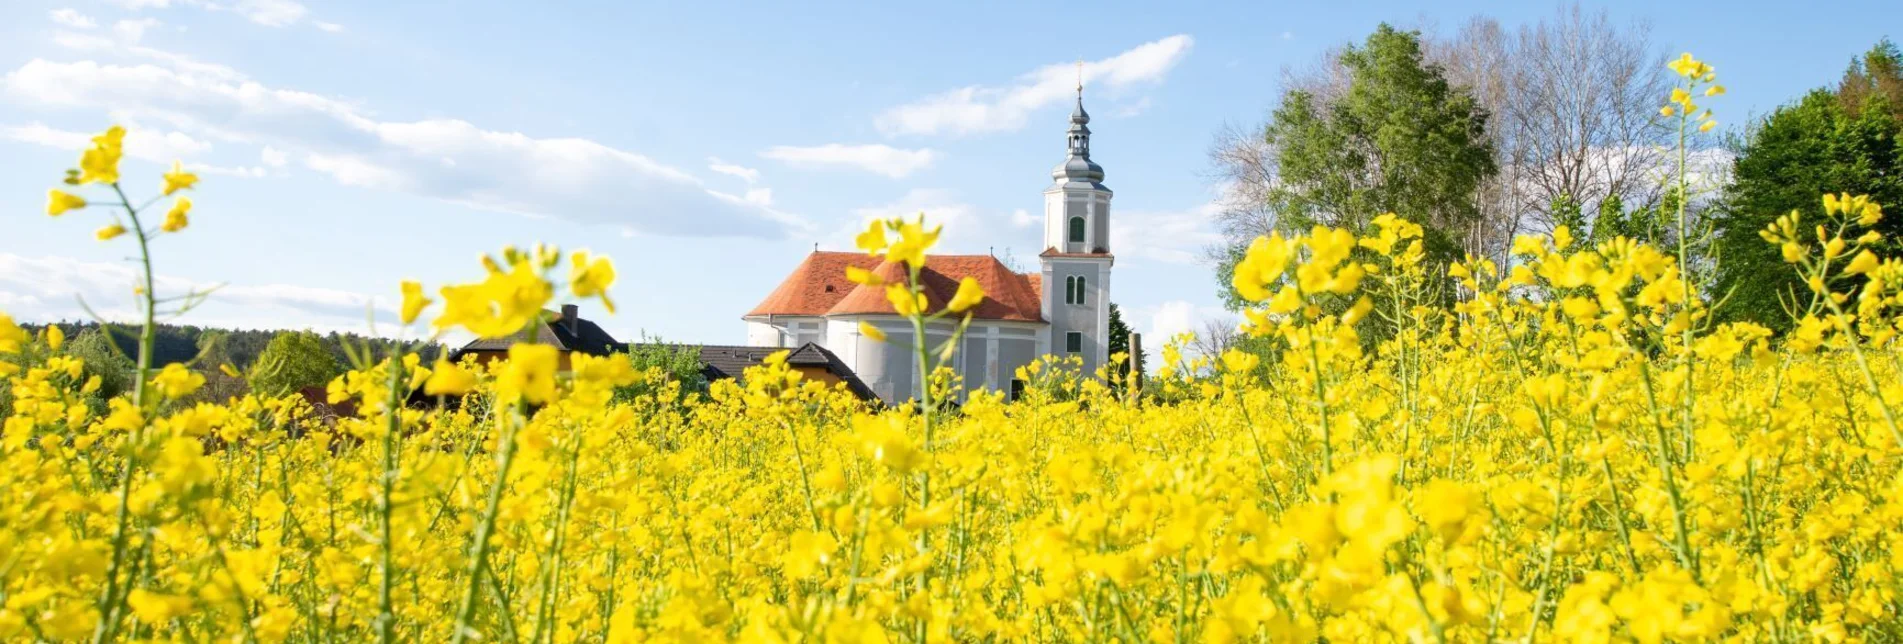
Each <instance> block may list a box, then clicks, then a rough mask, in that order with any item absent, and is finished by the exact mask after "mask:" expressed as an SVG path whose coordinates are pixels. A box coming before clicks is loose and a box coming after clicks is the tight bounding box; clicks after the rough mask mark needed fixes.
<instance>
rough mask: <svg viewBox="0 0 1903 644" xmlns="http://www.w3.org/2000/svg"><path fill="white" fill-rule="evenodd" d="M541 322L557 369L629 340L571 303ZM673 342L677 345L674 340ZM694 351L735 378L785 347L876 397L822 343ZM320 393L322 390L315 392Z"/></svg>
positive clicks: (830, 379) (807, 371) (495, 348)
mask: <svg viewBox="0 0 1903 644" xmlns="http://www.w3.org/2000/svg"><path fill="white" fill-rule="evenodd" d="M544 319H545V320H547V321H546V322H544V323H542V325H541V327H540V328H537V329H536V341H537V342H539V343H542V344H547V345H552V346H554V347H555V348H556V349H558V350H560V352H561V358H560V362H559V365H560V366H559V368H560V369H561V370H563V371H567V370H569V359H570V356H572V355H573V354H575V353H578V352H579V353H585V354H589V355H597V356H605V355H609V354H613V353H625V352H627V351H628V350H629V348H630V345H629V344H628V343H624V342H621V341H618V340H616V339H615V338H614V336H611V335H609V334H608V332H607V331H606V330H604V329H602V328H601V325H598V324H595V323H594V322H593V321H590V320H588V319H585V318H583V317H581V315H580V312H579V310H578V309H577V307H576V306H575V305H573V304H568V305H564V306H563V307H562V310H561V312H560V313H556V312H552V311H551V312H549V313H548V315H545V316H544ZM512 344H515V339H514V338H509V339H488V340H485V339H477V340H474V341H471V342H470V343H468V344H465V345H463V346H462V348H460V349H457V350H455V351H452V352H450V354H449V359H450V360H452V361H455V360H461V359H462V358H463V356H475V357H476V361H477V362H479V363H483V364H487V363H488V362H489V361H492V360H500V359H504V358H507V357H508V356H509V346H510V345H512ZM677 346H678V345H677ZM689 346H692V347H694V350H695V351H697V352H698V353H699V357H700V363H701V375H702V376H703V377H705V378H706V379H707V381H708V382H713V381H715V380H721V379H729V378H731V379H736V380H737V379H739V378H740V377H741V376H743V375H744V374H745V373H746V370H747V367H752V366H757V365H760V364H762V363H764V362H766V359H767V357H768V356H771V355H773V354H774V353H777V352H780V351H788V352H789V353H788V354H787V356H786V364H787V366H789V367H791V368H792V369H793V370H795V371H798V372H800V373H801V374H802V375H803V376H804V377H805V378H806V379H808V380H816V381H819V382H824V383H826V384H828V385H832V384H844V385H845V387H846V389H847V390H848V391H851V392H852V393H853V395H856V396H858V397H859V398H860V399H861V400H876V396H874V395H873V393H872V390H871V389H870V388H868V387H866V384H865V382H863V381H861V380H860V379H859V377H858V375H856V374H854V373H853V372H852V369H851V368H850V367H848V366H847V365H846V363H845V361H842V360H840V359H839V356H837V355H834V354H833V352H831V351H827V350H826V348H825V347H822V346H819V345H816V344H806V345H803V346H796V347H788V348H780V347H749V346H732V345H689ZM319 393H321V390H320V392H319Z"/></svg>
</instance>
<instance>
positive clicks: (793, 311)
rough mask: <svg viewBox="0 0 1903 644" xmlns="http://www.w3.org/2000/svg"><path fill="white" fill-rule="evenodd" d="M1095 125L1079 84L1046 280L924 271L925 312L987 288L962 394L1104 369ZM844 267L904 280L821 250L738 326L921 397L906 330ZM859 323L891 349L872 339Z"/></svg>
mask: <svg viewBox="0 0 1903 644" xmlns="http://www.w3.org/2000/svg"><path fill="white" fill-rule="evenodd" d="M1089 122H1090V115H1089V114H1087V113H1085V112H1084V100H1083V88H1082V87H1081V86H1080V87H1078V93H1077V108H1076V110H1074V111H1073V112H1071V117H1070V128H1069V130H1068V131H1067V132H1066V135H1065V136H1066V155H1065V159H1064V162H1063V163H1061V164H1059V165H1058V166H1057V168H1056V169H1054V170H1053V171H1052V172H1051V179H1052V183H1051V185H1050V186H1049V187H1048V188H1046V189H1045V190H1044V229H1043V237H1044V250H1043V252H1042V253H1041V254H1039V256H1038V263H1039V270H1037V271H1036V272H1029V273H1018V272H1016V271H1013V270H1011V269H1010V268H1008V267H1006V266H1005V265H1004V264H1003V263H1002V262H1000V261H998V259H997V258H996V257H992V256H990V255H932V256H930V257H927V258H926V260H925V265H924V266H922V267H919V268H920V270H919V281H920V285H921V286H922V287H923V290H924V291H925V294H926V298H927V299H928V302H929V306H928V309H929V310H938V309H940V308H942V307H944V306H945V304H946V303H948V302H950V301H951V299H952V295H953V294H954V293H956V292H957V291H958V284H959V282H960V281H961V280H963V279H964V278H967V277H969V278H972V279H975V280H977V282H978V285H979V286H982V287H984V291H985V298H984V301H983V302H981V303H979V304H978V306H977V307H976V308H974V309H972V310H971V311H970V315H971V324H970V326H969V327H968V328H967V330H966V332H965V335H964V337H963V338H962V339H961V340H960V342H959V346H958V347H956V351H955V352H954V353H953V356H952V360H951V365H950V366H951V367H952V368H953V370H954V371H956V372H957V373H958V375H959V376H960V377H961V378H962V379H963V381H964V385H965V387H967V388H970V389H978V388H988V389H994V390H1010V389H1012V388H1013V386H1012V381H1013V377H1014V374H1015V373H1016V372H1017V369H1018V367H1022V366H1024V365H1027V364H1030V363H1031V362H1032V361H1034V360H1036V359H1037V357H1038V356H1042V355H1048V354H1058V355H1065V356H1077V357H1079V358H1081V359H1082V361H1083V363H1084V364H1083V368H1084V372H1085V373H1094V372H1095V371H1096V370H1097V368H1098V367H1099V366H1102V365H1103V364H1105V362H1106V361H1107V360H1108V359H1109V346H1110V344H1109V340H1110V268H1111V265H1112V264H1113V263H1114V258H1113V257H1112V256H1111V255H1110V197H1111V191H1110V188H1108V187H1106V186H1104V185H1103V177H1104V173H1103V166H1100V165H1097V163H1096V162H1094V161H1092V160H1091V159H1090V128H1089V127H1088V126H1087V124H1088V123H1089ZM848 267H854V268H859V269H863V270H867V271H872V272H873V273H875V274H877V275H878V276H879V277H881V278H882V279H883V280H884V281H886V282H903V281H905V279H907V276H908V274H909V271H908V270H907V267H906V266H905V265H903V264H898V263H894V262H888V261H885V259H884V258H883V257H881V256H876V255H868V254H865V253H858V252H824V251H819V250H815V251H814V252H813V253H812V254H810V255H807V256H806V259H805V260H803V261H801V262H800V264H799V265H798V266H795V267H794V268H793V271H792V273H790V274H788V275H787V277H786V279H784V280H782V281H781V282H780V285H779V286H778V287H776V288H774V289H773V291H772V292H771V293H769V294H767V296H766V299H764V300H761V302H760V303H759V305H757V306H755V307H753V310H751V311H748V312H747V314H746V315H744V316H742V318H741V319H742V320H743V321H745V323H746V325H747V344H748V345H750V346H755V347H768V348H775V347H780V348H791V347H804V346H809V345H812V346H817V347H820V348H822V349H824V350H827V351H830V352H831V353H833V354H835V355H837V356H838V358H839V359H840V360H842V361H844V362H845V363H846V365H847V366H848V367H849V368H850V370H851V371H852V372H853V373H855V374H858V376H859V378H860V379H861V380H863V381H864V383H865V385H866V386H868V387H870V388H871V390H872V391H873V392H874V393H876V394H878V396H879V397H880V398H881V399H884V400H885V401H886V402H888V403H898V402H902V401H904V400H907V399H909V398H913V397H916V396H917V395H918V388H919V383H918V382H917V380H918V371H919V369H918V364H917V362H916V360H917V359H916V353H915V352H914V351H913V350H912V347H913V346H914V338H913V334H914V330H913V328H912V326H911V323H910V322H909V321H908V320H906V319H905V318H903V317H900V316H899V315H898V313H897V312H896V311H895V310H894V309H893V308H892V304H891V303H890V302H889V301H887V299H886V296H885V289H884V287H878V286H866V285H859V284H854V283H852V282H849V281H847V280H846V269H847V268H848ZM1060 286H1061V288H1060ZM862 324H864V325H869V326H871V327H873V328H876V329H878V331H879V332H880V333H881V334H883V335H884V336H885V338H886V340H885V341H879V340H875V339H873V338H872V337H870V336H867V335H866V334H864V333H863V332H862V331H861V328H862V327H861V325H862ZM956 328H957V324H956V321H955V320H952V319H949V318H948V319H946V320H942V321H940V322H937V323H933V324H931V325H930V326H928V327H927V328H926V329H925V332H924V335H925V337H924V338H923V340H924V341H925V343H926V346H928V347H931V348H934V349H936V348H937V347H938V346H940V345H941V344H942V343H944V342H945V341H947V339H948V338H950V337H951V336H952V334H953V333H954V332H955V331H956Z"/></svg>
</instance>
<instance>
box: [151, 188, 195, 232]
mask: <svg viewBox="0 0 1903 644" xmlns="http://www.w3.org/2000/svg"><path fill="white" fill-rule="evenodd" d="M191 211H192V200H191V199H188V198H185V197H179V198H178V199H176V200H173V201H172V209H171V210H167V211H165V222H164V223H161V224H159V230H163V231H165V232H168V233H175V232H178V231H181V230H184V229H185V226H187V225H189V224H190V223H191V222H190V221H189V220H188V219H186V217H185V215H186V213H189V212H191Z"/></svg>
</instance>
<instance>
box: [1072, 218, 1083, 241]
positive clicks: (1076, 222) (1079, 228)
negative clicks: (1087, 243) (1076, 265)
mask: <svg viewBox="0 0 1903 644" xmlns="http://www.w3.org/2000/svg"><path fill="white" fill-rule="evenodd" d="M1070 240H1071V241H1072V242H1074V243H1078V244H1081V243H1084V218H1083V217H1071V218H1070Z"/></svg>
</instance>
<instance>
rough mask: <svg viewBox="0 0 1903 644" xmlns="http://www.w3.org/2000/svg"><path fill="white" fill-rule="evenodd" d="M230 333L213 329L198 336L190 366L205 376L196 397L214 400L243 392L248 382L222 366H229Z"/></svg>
mask: <svg viewBox="0 0 1903 644" xmlns="http://www.w3.org/2000/svg"><path fill="white" fill-rule="evenodd" d="M230 340H231V335H230V334H229V333H225V332H222V331H213V332H208V333H204V334H200V335H199V336H198V356H197V357H196V358H195V359H193V361H192V368H193V369H196V370H197V371H198V372H199V373H200V374H203V375H204V376H205V386H204V387H202V388H200V389H199V390H198V397H199V398H201V399H203V400H207V401H211V402H216V403H223V402H225V401H228V400H231V399H232V398H234V397H238V396H243V395H244V394H245V392H246V391H248V390H249V389H250V385H249V384H247V383H246V382H245V379H244V378H243V377H240V376H232V375H228V374H226V373H225V371H224V369H223V368H222V367H225V366H232V367H233V368H234V369H235V368H236V365H233V364H232V362H233V358H232V352H231V342H230Z"/></svg>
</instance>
